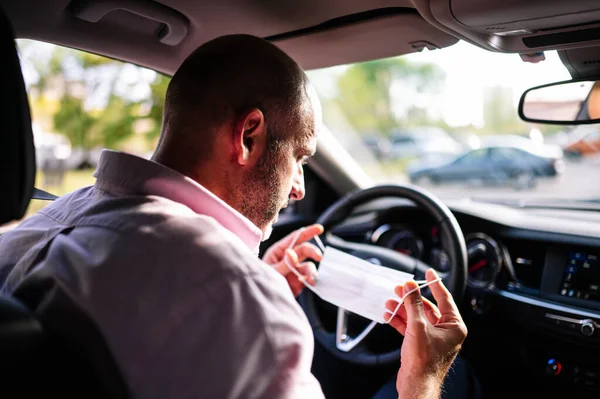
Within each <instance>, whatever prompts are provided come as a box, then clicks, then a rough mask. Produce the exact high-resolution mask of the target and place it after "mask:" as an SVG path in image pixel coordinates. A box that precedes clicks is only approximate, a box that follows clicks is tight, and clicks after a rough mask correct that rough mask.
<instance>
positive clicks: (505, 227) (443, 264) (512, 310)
mask: <svg viewBox="0 0 600 399" xmlns="http://www.w3.org/2000/svg"><path fill="white" fill-rule="evenodd" d="M446 205H448V207H449V208H450V209H451V210H452V212H453V213H454V215H455V217H456V219H457V221H458V223H459V225H460V227H461V230H462V233H463V235H464V237H465V242H466V245H467V254H468V282H467V291H466V294H465V298H464V301H463V302H464V303H463V304H462V305H463V306H462V307H461V309H462V310H461V312H463V313H464V314H463V316H464V317H465V321H466V322H467V326H468V328H469V330H470V334H472V335H475V338H474V340H475V341H477V342H479V343H478V344H477V345H475V346H476V349H475V350H474V351H475V352H477V353H476V354H475V356H476V357H477V356H481V357H482V361H483V362H489V359H488V357H486V356H484V355H482V354H481V353H489V354H491V353H496V356H497V357H496V358H495V359H496V360H495V361H494V362H495V364H496V365H495V366H494V365H489V364H487V363H486V366H485V367H486V368H491V369H494V367H499V369H497V370H503V371H501V372H506V368H507V367H508V368H510V369H514V368H515V360H516V359H519V360H518V361H519V362H520V363H521V365H523V367H524V365H528V366H530V367H529V368H527V369H524V370H526V371H527V373H529V372H531V370H533V372H534V374H535V373H539V375H537V377H539V378H541V379H542V380H543V381H546V380H544V379H545V378H550V377H552V378H554V379H555V380H556V381H559V382H560V383H561V384H563V385H565V386H567V387H568V389H569V392H571V391H570V390H571V389H574V387H576V386H579V387H581V386H584V388H581V389H587V390H589V392H600V364H599V363H598V362H597V359H598V357H599V356H600V351H599V348H600V214H598V212H584V211H580V212H577V211H573V210H569V211H564V210H560V209H520V208H517V207H512V206H503V205H498V204H489V203H481V202H474V201H462V200H461V201H456V202H451V201H446ZM334 234H337V235H339V236H340V237H342V238H345V239H348V240H352V241H359V242H363V243H370V244H375V245H379V246H383V247H386V248H389V249H393V250H395V251H398V252H401V253H404V254H407V255H410V256H413V257H415V258H418V259H419V260H421V261H423V262H425V263H427V264H429V265H430V266H432V267H434V268H436V269H438V270H444V269H445V268H447V267H449V259H448V255H447V254H446V253H445V252H444V251H443V249H442V245H441V244H442V243H441V238H440V236H439V235H438V226H437V225H436V224H435V222H434V221H433V220H432V219H431V218H430V217H429V215H428V214H427V213H426V212H424V211H423V210H421V209H419V208H417V207H415V206H414V205H413V204H412V203H411V202H409V201H406V200H400V199H380V200H377V201H373V202H372V203H370V204H366V205H364V206H363V207H362V208H358V209H357V210H356V214H355V216H354V217H352V218H350V219H348V220H347V221H346V223H344V224H342V225H339V226H338V227H337V228H336V229H335V231H334ZM499 331H502V333H499ZM490 343H493V347H492V346H490ZM499 348H502V349H499ZM494 350H496V351H497V352H494ZM508 354H511V355H510V356H509V355H508ZM507 356H509V357H510V358H511V360H510V361H506V363H504V360H498V359H504V358H506V357H507ZM499 364H503V366H499ZM501 367H505V368H501ZM523 375H525V374H523ZM528 378H533V377H531V376H529V377H528ZM582 381H583V382H582ZM582 384H583V385H582ZM548 386H550V385H548ZM586 392H587V391H586Z"/></svg>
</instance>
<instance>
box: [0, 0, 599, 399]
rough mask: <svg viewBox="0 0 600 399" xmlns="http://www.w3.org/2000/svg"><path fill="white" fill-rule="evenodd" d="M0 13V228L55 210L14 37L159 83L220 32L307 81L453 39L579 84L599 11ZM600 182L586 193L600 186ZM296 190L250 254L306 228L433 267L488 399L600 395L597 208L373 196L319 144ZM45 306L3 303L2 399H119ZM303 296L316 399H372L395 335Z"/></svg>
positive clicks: (108, 370)
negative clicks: (463, 329) (300, 191)
mask: <svg viewBox="0 0 600 399" xmlns="http://www.w3.org/2000/svg"><path fill="white" fill-rule="evenodd" d="M0 9H2V11H3V14H5V16H4V15H0V51H2V53H3V56H2V62H1V63H0V68H1V69H0V71H1V72H2V73H0V79H2V85H1V90H0V93H1V94H0V96H2V108H1V109H0V113H2V120H3V134H2V135H0V155H1V156H0V164H1V165H2V167H1V169H0V184H1V186H2V187H3V189H2V195H1V196H0V223H9V222H14V221H18V220H21V219H22V218H23V216H24V214H25V212H26V210H27V208H28V206H29V203H30V200H31V199H32V198H42V199H46V200H48V199H50V198H51V197H50V196H47V195H45V194H44V193H43V192H41V191H40V190H37V189H35V188H34V185H35V182H36V163H35V149H34V141H33V133H32V128H31V115H30V106H29V103H28V97H27V96H28V93H27V91H26V86H25V84H24V81H23V73H22V70H21V66H20V63H19V56H18V54H17V51H16V48H15V39H31V40H37V41H42V42H47V43H53V44H57V45H60V46H64V47H68V48H73V49H81V50H85V51H87V52H90V53H94V54H99V55H103V56H106V57H109V58H112V59H116V60H122V61H126V62H129V63H132V64H135V65H139V66H143V67H145V68H149V69H151V70H154V71H156V72H158V73H161V74H165V75H167V76H170V75H172V74H173V73H174V72H175V70H176V69H177V67H178V66H179V65H180V63H181V62H182V61H183V60H184V59H185V57H186V56H187V55H188V54H190V53H191V52H192V51H193V50H194V49H195V48H196V47H198V46H199V45H201V44H202V43H204V42H206V41H208V40H211V39H213V38H215V37H218V36H221V35H224V34H232V33H247V34H252V35H256V36H259V37H262V38H264V39H266V40H268V41H270V42H272V43H274V44H275V45H277V46H279V47H280V48H281V49H282V50H284V51H285V52H287V53H288V54H289V55H290V56H291V57H292V58H294V59H295V60H296V61H297V62H298V63H299V64H300V65H301V66H302V67H303V68H304V69H306V70H313V69H318V68H325V67H333V66H338V65H344V64H350V63H355V62H359V61H370V60H377V59H382V58H386V57H395V56H401V55H405V54H410V53H415V52H420V51H423V50H430V51H431V50H434V51H439V52H440V54H444V51H445V50H444V48H446V47H449V46H452V45H454V44H456V43H457V42H459V41H462V42H466V43H469V44H471V45H473V46H476V47H479V48H481V49H483V50H486V51H489V52H496V53H507V54H513V55H514V56H515V57H520V58H521V59H522V62H526V63H536V62H539V59H540V57H541V56H542V55H543V53H544V52H546V51H557V53H558V56H559V57H560V60H561V62H562V63H563V64H564V66H565V67H566V69H567V71H568V72H569V74H570V75H571V78H572V79H573V80H574V81H581V80H595V79H596V78H598V77H599V76H600V3H598V2H597V1H589V0H572V1H569V2H564V1H560V0H547V1H544V2H539V1H533V0H517V1H510V2H508V1H494V0H479V1H477V2H473V1H471V0H376V1H365V0H349V1H340V0H321V1H314V0H303V1H299V2H289V1H279V2H277V1H270V2H267V1H256V0H251V1H238V0H222V1H219V2H196V1H189V0H161V1H154V0H115V1H92V0H21V1H19V2H14V1H8V0H0ZM464 62H469V61H468V60H464ZM466 84H468V82H466ZM522 117H523V118H525V116H524V115H522ZM537 119H538V120H539V118H537ZM595 121H596V122H597V120H595ZM571 122H572V124H576V121H571ZM587 122H593V121H585V123H587ZM550 123H556V121H553V122H550ZM597 176H598V175H597V174H596V178H595V179H593V180H592V181H589V184H590V185H596V186H597V185H598V184H600V183H599V182H600V179H598V177H597ZM305 185H306V197H305V199H304V200H303V201H300V202H293V203H292V204H291V205H290V206H289V207H288V208H286V209H284V210H283V211H282V213H281V215H280V216H279V220H278V222H277V224H276V225H275V229H274V231H273V234H272V236H271V237H270V239H269V240H268V241H265V242H264V243H263V244H262V246H261V254H262V253H263V252H264V251H265V250H266V248H268V247H269V245H271V244H272V243H274V242H275V241H277V240H279V239H280V238H282V237H284V236H285V235H287V234H289V233H290V232H292V231H294V230H295V229H297V228H300V227H303V226H306V225H308V224H311V223H315V222H318V223H322V224H323V225H324V227H325V233H324V235H323V237H322V238H323V241H324V242H325V243H326V244H327V245H330V246H332V247H335V248H338V249H341V250H343V251H345V252H348V253H351V254H353V255H355V256H358V257H360V258H363V259H369V260H373V259H375V260H376V261H377V262H378V263H379V264H381V265H383V266H386V267H390V268H393V269H396V270H401V271H405V272H408V273H411V274H414V275H415V278H418V279H420V278H422V277H423V276H424V273H425V271H426V270H427V268H429V267H433V268H435V269H436V270H437V271H438V272H439V274H440V275H441V276H442V277H443V280H444V283H445V284H446V286H447V287H448V288H449V290H450V291H451V293H452V294H453V297H454V299H455V301H456V303H457V304H458V305H459V308H460V310H461V314H462V316H463V318H464V320H465V323H466V325H467V327H468V330H469V334H468V337H467V339H466V341H465V343H464V345H463V348H462V351H461V356H462V357H463V358H465V359H466V360H468V361H469V362H470V363H471V364H472V366H473V368H474V371H475V373H476V375H477V377H478V379H479V380H480V382H481V385H482V389H483V392H484V396H485V397H486V398H504V397H507V396H510V397H518V398H531V397H552V398H554V397H556V398H558V397H577V398H579V397H581V398H584V397H586V398H587V397H594V396H597V395H598V394H599V393H600V361H599V360H598V359H599V358H600V331H598V330H599V329H600V288H599V287H600V260H599V258H598V257H599V256H600V212H599V211H600V206H599V205H598V204H597V203H593V202H585V203H578V202H577V201H566V202H557V201H536V200H527V201H520V200H514V201H512V200H511V201H508V200H502V199H497V200H486V201H478V200H477V199H472V198H450V199H443V200H442V199H441V198H439V197H438V196H436V195H434V194H432V193H430V192H429V191H428V190H427V189H424V188H421V187H417V186H414V185H411V184H375V183H374V182H373V180H372V179H371V178H370V177H369V175H368V174H367V173H365V172H364V171H363V170H362V168H361V165H360V164H359V163H358V162H356V160H354V159H353V158H352V157H351V156H350V155H349V154H348V153H347V152H346V151H344V149H343V148H341V146H340V145H339V142H338V141H337V139H336V138H335V137H334V136H333V135H331V134H330V132H328V131H324V132H323V133H322V136H321V137H320V138H319V146H318V150H317V153H316V155H315V156H314V157H313V158H312V159H311V160H310V161H309V163H308V165H307V166H306V169H305ZM575 194H577V193H575ZM415 235H416V236H419V237H420V238H421V239H420V240H418V241H417V240H415V239H414V236H415ZM399 246H402V248H401V249H402V250H400V247H399ZM417 253H418V254H419V256H417ZM0 256H2V254H0ZM423 292H424V294H425V295H426V296H428V297H430V298H431V296H430V294H429V293H428V290H427V289H424V290H423ZM52 294H53V292H52V290H51V287H23V289H21V290H19V291H18V292H17V293H15V294H14V295H12V296H7V295H2V296H0V356H1V357H2V362H0V364H1V366H0V376H1V377H0V381H2V385H3V386H4V387H5V388H2V389H6V390H7V391H6V392H12V391H13V390H15V391H14V392H19V393H20V395H19V397H31V396H29V394H31V395H33V394H38V393H43V394H50V393H58V394H59V395H62V396H63V397H64V396H68V397H70V396H75V395H77V396H78V397H130V396H129V392H128V389H127V383H126V381H124V380H123V379H122V377H121V375H120V373H119V367H118V365H117V364H115V362H114V361H113V359H112V356H111V353H110V348H109V347H108V345H107V344H106V343H105V342H104V340H103V338H102V334H101V332H100V331H98V330H97V329H96V328H95V327H94V323H93V321H91V320H89V319H86V317H85V315H82V314H79V313H78V312H77V311H76V310H75V309H74V308H73V307H70V306H69V305H68V298H65V301H64V303H65V305H64V307H61V308H60V309H58V308H57V309H45V308H44V298H46V297H47V296H48V295H52ZM298 301H299V303H300V305H301V306H302V308H303V310H304V311H305V313H306V315H307V317H308V319H309V321H310V324H311V327H312V329H313V332H314V336H315V353H314V360H313V366H312V371H313V373H314V375H315V376H316V377H317V379H318V380H319V382H320V383H321V386H322V387H323V391H324V393H325V395H326V397H327V398H369V397H371V396H372V395H373V394H374V393H375V392H376V391H377V390H378V389H379V388H380V387H381V386H382V385H383V384H384V383H385V382H386V381H388V380H389V379H390V377H392V376H393V375H394V374H395V373H396V372H397V370H398V367H399V365H400V362H401V358H400V347H401V345H402V336H400V335H399V334H398V333H397V332H395V330H393V329H392V328H391V327H389V326H387V325H374V326H373V325H371V323H370V321H369V320H367V319H364V318H362V317H360V316H357V315H354V314H351V313H349V312H346V311H344V310H343V309H340V308H337V307H336V306H334V305H332V304H330V303H327V302H324V301H322V300H321V299H320V298H318V297H317V296H315V295H314V294H312V293H311V292H310V291H308V290H305V292H303V294H302V295H300V297H299V298H298Z"/></svg>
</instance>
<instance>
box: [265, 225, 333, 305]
mask: <svg viewBox="0 0 600 399" xmlns="http://www.w3.org/2000/svg"><path fill="white" fill-rule="evenodd" d="M299 231H300V234H299V235H298V232H299ZM322 233H323V226H321V225H320V224H313V225H311V226H307V227H303V228H302V229H300V230H296V231H294V232H292V233H290V234H288V235H287V236H285V237H284V238H282V239H281V240H279V241H277V242H276V243H275V244H273V245H272V246H271V247H270V248H269V249H268V250H267V252H265V255H264V256H263V259H262V260H263V262H265V263H266V264H268V265H271V266H273V268H275V270H277V271H278V272H279V273H281V275H283V276H284V277H285V278H286V280H287V282H288V284H289V285H290V288H291V290H292V292H293V293H294V296H298V295H300V293H301V292H302V289H303V288H304V284H302V281H300V280H299V279H298V277H296V275H295V274H294V273H293V272H292V271H291V270H290V268H289V267H288V265H286V258H287V262H288V263H289V265H291V266H293V267H295V268H296V270H298V272H300V274H301V275H302V276H303V278H304V280H305V281H306V282H307V283H309V284H311V285H312V284H314V283H315V275H316V273H317V268H316V266H315V264H314V263H313V262H310V261H306V259H312V260H314V261H315V262H320V261H321V258H322V257H323V254H322V253H321V250H320V249H319V248H317V247H316V246H315V245H313V244H311V243H309V242H306V241H309V240H311V239H313V238H314V237H315V236H318V235H320V234H322ZM296 236H297V238H296ZM294 239H296V241H295V242H294V247H293V248H289V246H290V244H292V242H293V241H294ZM288 248H289V249H288Z"/></svg>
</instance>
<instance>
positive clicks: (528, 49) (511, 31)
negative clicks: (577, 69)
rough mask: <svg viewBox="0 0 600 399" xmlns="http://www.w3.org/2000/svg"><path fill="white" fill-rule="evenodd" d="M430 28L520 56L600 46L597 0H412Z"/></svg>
mask: <svg viewBox="0 0 600 399" xmlns="http://www.w3.org/2000/svg"><path fill="white" fill-rule="evenodd" d="M412 1H413V3H414V5H415V7H416V8H417V10H418V11H419V13H421V15H422V16H423V17H424V18H425V19H426V20H427V21H428V22H429V23H431V24H434V25H435V26H437V27H439V28H440V29H444V30H446V31H447V32H448V33H453V34H455V35H456V36H458V37H460V38H462V39H464V40H466V41H469V42H471V43H473V44H476V45H479V46H481V47H483V48H486V49H488V50H493V51H500V52H516V53H521V54H526V53H536V52H540V51H544V50H550V49H567V48H574V47H582V46H594V45H598V44H600V1H598V0H569V1H564V0H545V1H539V0H511V1H498V0H477V1H473V0H412Z"/></svg>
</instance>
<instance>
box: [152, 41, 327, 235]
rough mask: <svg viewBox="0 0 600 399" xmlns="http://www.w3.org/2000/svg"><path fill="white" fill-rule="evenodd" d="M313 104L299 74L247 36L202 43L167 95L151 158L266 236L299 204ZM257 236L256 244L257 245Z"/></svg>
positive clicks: (316, 109)
mask: <svg viewBox="0 0 600 399" xmlns="http://www.w3.org/2000/svg"><path fill="white" fill-rule="evenodd" d="M319 121H320V105H319V103H318V99H317V98H316V96H315V92H314V90H313V89H312V87H311V86H310V84H309V81H308V78H307V76H306V74H305V73H304V71H303V70H302V69H301V68H300V66H299V65H298V64H296V62H294V60H292V59H291V58H290V57H289V56H287V55H286V54H285V53H284V52H283V51H281V50H279V49H278V48H277V47H275V46H274V45H272V44H271V43H269V42H267V41H265V40H262V39H259V38H256V37H253V36H248V35H231V36H223V37H220V38H217V39H214V40H212V41H210V42H208V43H205V44H203V45H202V46H201V47H199V48H198V49H197V50H196V51H194V52H193V53H192V54H191V55H190V56H189V57H188V58H187V59H186V60H185V61H184V62H183V64H182V65H181V66H180V67H179V69H178V70H177V72H176V73H175V75H174V76H173V79H172V80H171V82H170V84H169V87H168V89H167V96H166V100H165V108H164V115H163V126H162V132H161V137H160V141H159V144H158V148H157V149H156V151H155V153H154V156H153V157H152V159H153V160H154V161H156V162H159V163H162V164H163V165H166V166H168V167H170V168H171V169H174V170H176V171H178V172H180V173H182V174H184V175H186V176H188V177H190V178H192V179H194V180H195V181H197V182H198V183H200V184H202V185H203V186H204V187H205V188H207V189H209V190H210V191H211V192H213V193H214V194H215V195H217V196H218V197H220V198H221V199H222V200H224V201H225V202H227V203H228V204H229V205H231V206H232V207H233V208H234V209H237V210H238V211H239V212H240V213H242V214H243V215H245V216H246V217H247V218H248V219H249V220H250V221H252V222H253V223H254V224H255V225H256V226H258V227H259V228H260V229H261V230H262V231H263V233H264V237H267V236H268V232H269V231H270V226H271V225H272V224H273V223H274V221H275V220H276V219H277V215H278V213H279V211H280V210H281V209H282V208H283V207H285V206H286V205H287V203H288V201H289V199H290V198H293V199H295V200H301V199H302V198H303V197H304V172H303V166H302V165H303V164H304V162H306V159H307V158H308V157H310V156H311V155H313V154H314V153H315V151H316V136H317V129H318V125H319ZM264 237H263V238H264Z"/></svg>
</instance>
